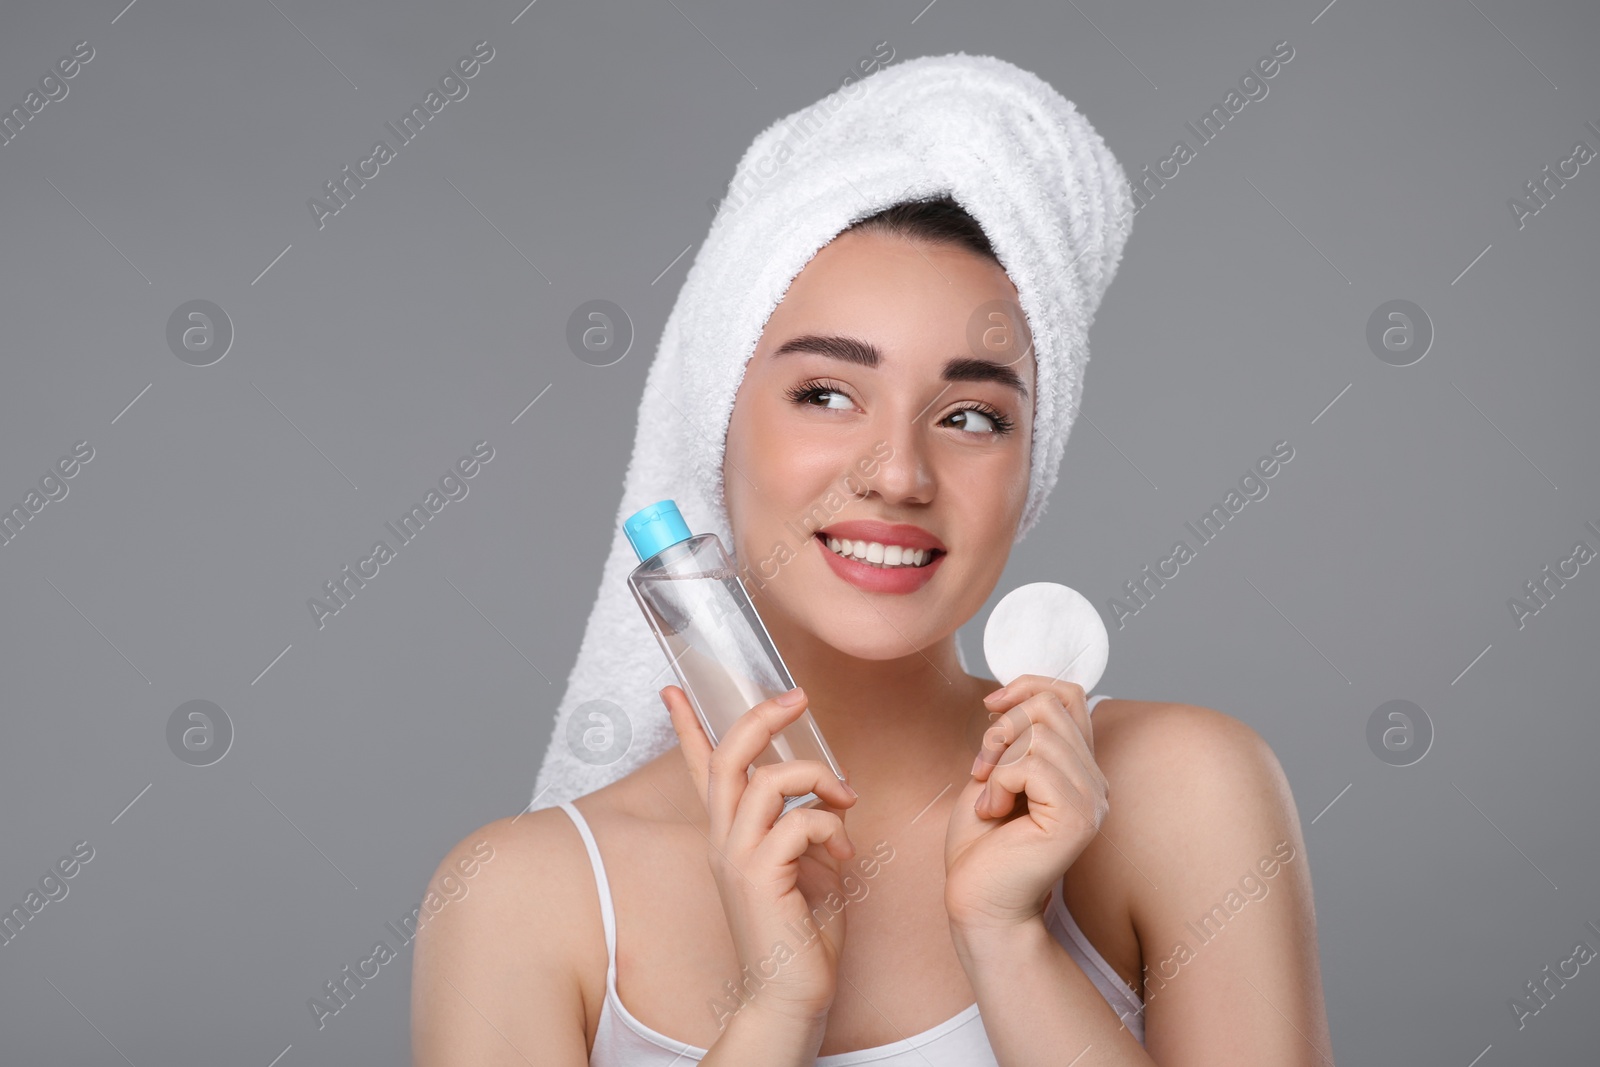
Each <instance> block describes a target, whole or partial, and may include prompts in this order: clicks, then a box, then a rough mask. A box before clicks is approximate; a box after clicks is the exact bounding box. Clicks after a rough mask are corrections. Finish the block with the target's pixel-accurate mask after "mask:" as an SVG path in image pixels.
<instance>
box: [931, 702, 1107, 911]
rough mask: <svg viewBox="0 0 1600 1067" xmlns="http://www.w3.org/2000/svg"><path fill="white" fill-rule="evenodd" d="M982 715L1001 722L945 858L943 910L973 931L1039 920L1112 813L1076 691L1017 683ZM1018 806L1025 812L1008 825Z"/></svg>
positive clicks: (960, 801) (956, 818)
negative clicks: (993, 715) (1023, 805)
mask: <svg viewBox="0 0 1600 1067" xmlns="http://www.w3.org/2000/svg"><path fill="white" fill-rule="evenodd" d="M985 706H986V707H987V708H988V709H989V711H990V712H991V713H1003V714H1000V715H999V717H998V718H996V719H995V720H994V721H993V722H992V723H991V724H990V726H989V728H988V729H987V730H986V731H985V732H984V739H983V749H982V751H981V752H980V753H979V754H978V760H979V763H978V766H977V767H976V769H975V770H974V772H973V779H972V781H971V782H969V783H967V786H966V788H965V789H964V790H963V791H962V792H961V795H960V796H959V797H957V799H956V807H955V811H954V813H952V814H951V816H950V828H949V830H948V831H947V833H946V835H945V850H944V865H945V887H944V899H945V910H946V911H947V912H948V913H949V916H950V921H951V923H952V924H954V925H957V926H960V927H962V928H964V929H974V930H976V929H989V928H998V929H1007V928H1011V927H1015V926H1018V925H1021V924H1023V923H1026V922H1028V921H1030V920H1032V919H1034V918H1037V917H1038V916H1039V915H1041V914H1042V912H1043V910H1044V905H1045V901H1046V899H1047V896H1048V894H1049V893H1050V891H1051V889H1052V887H1053V883H1054V882H1056V881H1057V880H1059V879H1061V878H1062V877H1063V876H1064V875H1065V874H1066V872H1067V869H1068V868H1069V867H1071V866H1072V864H1073V862H1074V861H1075V860H1077V858H1078V856H1079V855H1080V854H1082V852H1083V850H1084V849H1085V848H1086V847H1088V845H1089V842H1090V841H1092V840H1093V839H1094V836H1095V834H1096V833H1098V832H1099V830H1100V824H1101V823H1102V822H1104V821H1105V817H1106V814H1107V813H1108V812H1109V811H1110V810H1111V808H1110V803H1109V801H1108V798H1107V794H1108V784H1107V782H1106V777H1105V775H1104V774H1102V773H1101V772H1100V768H1099V766H1098V765H1097V764H1096V763H1095V759H1094V730H1093V727H1092V726H1091V725H1090V723H1089V709H1088V705H1087V704H1086V703H1085V700H1084V692H1083V688H1082V687H1081V686H1079V685H1077V684H1076V683H1074V682H1061V681H1056V680H1054V679H1050V678H1045V677H1043V676H1041V675H1037V674H1025V675H1022V676H1021V677H1019V678H1017V679H1016V680H1015V681H1013V682H1012V683H1011V684H1010V685H1008V686H1006V687H1005V690H1004V692H1003V693H1001V694H1000V695H999V696H993V695H991V696H990V697H988V698H986V699H985ZM1019 796H1022V797H1026V809H1027V810H1026V811H1025V812H1022V813H1020V814H1018V815H1017V816H1016V817H1015V818H1009V819H1008V818H1007V816H1009V815H1011V814H1012V812H1013V810H1014V809H1015V807H1016V806H1017V803H1018V797H1019ZM975 803H976V805H977V810H974V804H975Z"/></svg>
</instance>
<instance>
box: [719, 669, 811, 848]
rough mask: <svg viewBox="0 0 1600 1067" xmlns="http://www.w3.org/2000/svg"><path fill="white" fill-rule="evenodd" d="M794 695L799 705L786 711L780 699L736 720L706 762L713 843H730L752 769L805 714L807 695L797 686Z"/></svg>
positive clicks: (769, 700) (772, 699)
mask: <svg viewBox="0 0 1600 1067" xmlns="http://www.w3.org/2000/svg"><path fill="white" fill-rule="evenodd" d="M790 692H792V693H797V694H799V695H800V697H801V699H800V701H799V702H798V703H796V704H794V705H793V706H792V707H785V706H784V705H782V704H780V703H779V702H778V697H772V698H770V699H768V700H763V701H762V702H761V703H759V704H757V705H756V706H755V707H753V708H751V709H750V710H749V711H747V712H745V713H744V714H743V715H740V716H739V717H738V718H737V719H735V720H734V722H733V725H732V726H730V727H728V729H727V730H726V731H724V732H723V735H722V739H721V740H720V741H718V742H717V745H716V747H715V748H713V749H712V750H711V756H710V757H709V758H708V759H707V760H706V792H705V797H706V811H707V812H708V813H709V815H710V818H711V832H712V840H713V841H723V840H726V839H727V836H728V831H729V829H730V828H731V827H732V826H733V818H734V815H735V814H736V813H737V812H738V810H739V800H740V798H741V797H743V796H744V791H745V789H746V788H747V787H748V786H749V784H750V765H751V764H752V763H754V762H755V760H756V757H757V756H759V755H761V753H762V752H763V751H764V750H765V749H766V747H767V746H768V745H770V744H772V739H773V738H774V737H776V736H778V734H780V733H782V732H783V730H784V728H785V727H787V726H789V725H790V724H791V723H793V722H794V721H795V720H796V719H798V718H800V716H801V714H802V713H803V712H804V711H805V709H806V701H805V693H804V691H803V690H801V689H800V688H799V687H798V686H797V687H796V688H794V689H793V690H791V691H790ZM780 695H783V694H780Z"/></svg>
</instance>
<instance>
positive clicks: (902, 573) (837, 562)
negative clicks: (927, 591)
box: [812, 523, 946, 595]
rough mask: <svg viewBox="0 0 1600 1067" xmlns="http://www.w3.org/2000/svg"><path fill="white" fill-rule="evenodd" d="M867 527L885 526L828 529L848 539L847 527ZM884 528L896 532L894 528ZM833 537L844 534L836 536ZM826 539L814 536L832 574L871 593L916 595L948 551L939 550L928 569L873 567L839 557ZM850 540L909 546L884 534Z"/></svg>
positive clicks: (853, 525) (863, 535) (846, 525)
mask: <svg viewBox="0 0 1600 1067" xmlns="http://www.w3.org/2000/svg"><path fill="white" fill-rule="evenodd" d="M867 526H878V527H883V526H884V524H882V523H840V524H839V525H838V526H833V527H829V531H830V532H831V531H835V530H845V531H846V533H845V536H848V535H849V533H850V530H849V529H848V528H853V527H857V528H858V527H867ZM884 528H886V529H894V527H884ZM902 529H913V530H914V529H916V527H902ZM918 533H922V531H920V530H919V531H918ZM834 536H841V535H839V534H835V535H834ZM923 537H924V538H929V537H931V535H929V534H925V533H923ZM826 538H827V535H826V534H824V533H822V532H820V531H819V532H818V534H817V536H815V537H813V538H812V540H813V541H815V542H816V544H817V548H818V549H820V550H821V552H822V555H823V558H825V559H826V560H827V561H828V566H830V567H832V568H833V573H835V574H837V575H838V576H839V577H840V578H843V579H844V580H845V581H847V582H849V583H850V584H851V585H853V586H855V587H856V588H858V589H861V590H863V591H864V592H868V593H893V594H902V595H903V594H905V593H915V592H916V591H917V590H918V589H921V588H922V587H923V586H924V585H927V584H928V582H929V580H930V579H932V578H933V572H934V571H936V570H938V569H939V565H940V564H941V563H943V562H944V558H945V554H946V553H945V552H943V551H940V552H939V554H938V555H936V556H934V558H933V561H932V562H931V563H928V564H927V565H926V566H922V567H874V566H871V565H870V564H867V563H862V562H859V561H857V560H854V559H845V558H844V557H843V556H841V555H839V553H837V552H835V551H834V550H833V549H831V548H829V547H828V542H827V539H826ZM841 539H842V537H841ZM850 540H852V541H855V540H862V541H879V542H884V541H887V542H888V543H889V544H906V541H903V540H900V539H899V538H898V537H894V536H890V537H885V536H882V535H879V536H873V537H868V536H866V535H865V534H864V533H862V534H858V535H856V536H850ZM910 547H912V548H923V547H927V548H933V547H937V546H934V545H919V544H911V545H910Z"/></svg>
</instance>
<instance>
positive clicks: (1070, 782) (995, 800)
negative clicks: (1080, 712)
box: [974, 729, 1109, 827]
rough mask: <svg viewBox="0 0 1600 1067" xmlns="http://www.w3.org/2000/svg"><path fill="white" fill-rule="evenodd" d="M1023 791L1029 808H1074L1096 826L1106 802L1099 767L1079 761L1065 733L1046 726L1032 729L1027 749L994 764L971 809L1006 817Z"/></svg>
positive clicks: (979, 813)
mask: <svg viewBox="0 0 1600 1067" xmlns="http://www.w3.org/2000/svg"><path fill="white" fill-rule="evenodd" d="M1024 794H1026V795H1027V797H1028V806H1029V810H1030V811H1033V810H1036V809H1037V810H1040V811H1048V810H1049V809H1051V808H1055V809H1056V810H1057V811H1059V812H1063V813H1064V812H1066V811H1073V812H1076V813H1077V815H1078V816H1079V817H1080V818H1082V819H1083V820H1084V821H1085V822H1086V823H1088V824H1090V825H1093V826H1096V827H1098V826H1099V824H1100V819H1101V818H1102V817H1103V813H1104V811H1105V810H1106V809H1107V808H1109V802H1108V801H1107V800H1106V796H1105V788H1104V781H1103V780H1102V779H1101V777H1100V776H1099V774H1098V771H1092V770H1090V769H1088V768H1086V767H1085V766H1084V765H1083V764H1082V763H1081V762H1079V760H1078V753H1077V751H1076V749H1075V748H1074V747H1073V746H1072V745H1071V744H1069V743H1068V742H1067V741H1066V739H1064V738H1062V737H1061V736H1060V735H1058V734H1056V733H1054V732H1053V731H1049V730H1044V729H1036V732H1035V735H1034V738H1033V743H1032V746H1031V751H1028V752H1027V753H1026V754H1025V755H1023V756H1022V757H1021V758H1020V759H1018V760H1016V761H1014V762H1007V763H1003V764H1001V765H1000V766H998V767H996V768H995V770H994V772H993V774H992V775H991V776H990V779H989V781H988V783H986V784H985V786H984V789H983V792H982V793H980V794H979V796H978V800H977V803H976V804H975V806H974V810H975V811H976V812H977V814H978V815H979V817H980V818H1004V817H1005V816H1006V815H1009V814H1010V813H1011V810H1012V807H1013V806H1014V804H1015V802H1016V798H1017V797H1019V796H1022V795H1024Z"/></svg>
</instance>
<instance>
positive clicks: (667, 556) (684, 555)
mask: <svg viewBox="0 0 1600 1067" xmlns="http://www.w3.org/2000/svg"><path fill="white" fill-rule="evenodd" d="M622 530H623V533H625V534H626V535H627V537H628V542H629V543H630V544H632V545H633V550H634V552H635V553H637V554H638V556H639V559H640V563H639V566H638V567H636V568H634V570H633V571H632V572H631V573H630V574H629V575H628V587H629V588H630V589H632V590H633V596H634V599H635V600H637V601H638V602H639V607H640V608H641V609H642V610H643V611H644V616H645V619H646V620H648V621H649V623H650V629H651V631H652V632H654V633H655V635H656V640H657V641H658V642H659V643H660V645H661V650H662V651H663V652H665V653H666V655H667V660H668V661H669V662H670V663H671V665H672V669H673V671H674V673H676V674H677V676H678V682H679V684H681V685H682V686H683V691H684V692H685V693H687V694H688V696H689V703H690V704H692V705H693V706H694V710H695V714H696V715H697V716H699V719H700V725H701V726H703V727H704V728H705V731H706V736H707V737H709V738H710V739H711V743H712V744H713V745H716V744H719V743H721V740H722V735H723V734H724V733H725V732H726V731H727V730H728V729H729V728H730V727H731V726H733V724H734V721H735V720H737V719H738V718H739V716H741V715H743V714H744V713H745V712H747V711H749V710H750V709H751V708H753V707H755V706H756V705H757V704H759V703H761V702H762V701H763V700H768V699H770V698H772V697H775V696H778V695H779V694H780V693H786V692H788V691H789V690H790V689H793V688H794V684H795V683H794V679H793V678H791V677H790V675H789V668H788V667H786V666H784V663H783V659H782V658H781V657H780V656H779V655H778V650H777V648H776V647H774V646H773V644H772V638H771V636H770V635H769V634H768V633H767V628H766V626H765V625H764V624H763V623H762V621H761V617H760V616H759V615H757V614H756V609H755V605H754V604H752V603H751V601H750V594H749V593H748V592H747V591H746V590H745V587H744V583H743V582H741V581H740V580H739V575H738V574H737V572H736V571H735V569H734V566H733V563H732V561H731V560H730V558H729V556H728V552H727V549H725V548H724V547H723V544H722V541H721V539H720V538H718V537H717V535H716V534H712V533H703V534H690V533H689V527H688V526H687V525H686V524H685V523H684V521H683V516H682V515H681V514H679V512H678V505H677V504H675V503H674V502H673V501H671V500H660V501H657V502H656V503H654V504H651V505H650V506H649V507H647V508H643V509H641V510H640V511H637V512H635V513H634V514H633V515H632V516H630V517H629V518H628V520H627V521H626V522H624V523H623V524H622ZM792 759H808V760H817V761H819V762H821V763H825V764H827V765H828V768H829V769H830V770H832V771H833V774H834V776H835V777H836V778H839V779H840V780H841V781H842V780H843V779H844V775H842V774H840V773H839V764H838V763H837V762H836V761H835V760H834V758H833V753H832V752H830V751H829V750H828V745H827V742H825V741H824V740H823V739H822V733H821V731H819V730H818V729H817V723H816V720H815V719H813V718H812V716H811V709H810V708H807V709H806V710H805V711H803V712H801V713H800V718H798V719H797V720H795V721H794V722H792V723H790V724H789V725H788V726H787V727H785V728H784V730H783V732H782V733H780V734H778V736H776V737H774V738H773V739H772V742H771V744H769V745H768V746H767V748H766V750H765V751H764V752H762V753H761V754H760V755H759V756H757V757H756V759H755V762H754V763H753V764H752V768H751V769H752V771H753V770H754V768H755V767H757V766H762V765H765V764H769V763H777V762H779V761H781V760H792ZM820 803H821V800H820V798H819V797H818V796H817V794H815V793H810V792H808V793H806V794H804V795H803V796H795V797H785V798H784V802H783V813H782V815H787V814H788V813H789V812H790V811H792V810H793V809H795V808H809V807H813V806H815V805H817V804H820ZM782 815H780V816H779V817H780V818H781V817H782Z"/></svg>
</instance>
